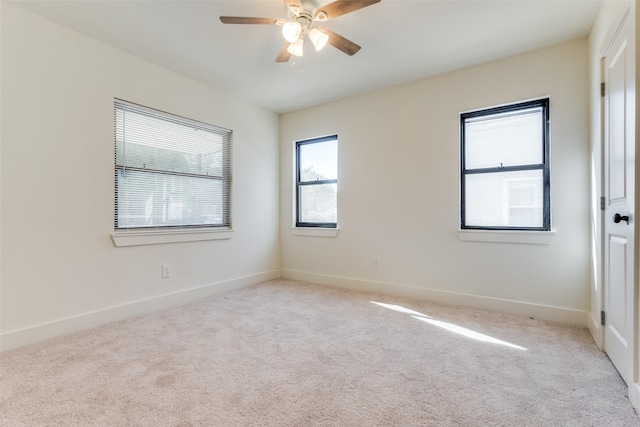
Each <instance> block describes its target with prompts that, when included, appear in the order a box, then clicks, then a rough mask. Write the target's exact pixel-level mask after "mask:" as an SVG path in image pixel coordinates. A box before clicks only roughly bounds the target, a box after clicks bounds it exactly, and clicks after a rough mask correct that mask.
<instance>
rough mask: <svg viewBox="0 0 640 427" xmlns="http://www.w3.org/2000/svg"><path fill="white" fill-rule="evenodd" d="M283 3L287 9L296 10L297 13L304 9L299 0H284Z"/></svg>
mask: <svg viewBox="0 0 640 427" xmlns="http://www.w3.org/2000/svg"><path fill="white" fill-rule="evenodd" d="M284 4H285V6H287V10H292V11H293V10H297V11H298V13H300V12H302V11H303V10H304V9H303V7H302V3H300V0H284Z"/></svg>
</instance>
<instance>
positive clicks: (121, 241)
mask: <svg viewBox="0 0 640 427" xmlns="http://www.w3.org/2000/svg"><path fill="white" fill-rule="evenodd" d="M232 233H233V230H232V229H222V230H211V229H206V230H204V229H203V230H175V231H155V230H154V231H135V232H133V231H131V232H127V231H122V232H115V233H113V234H112V235H111V239H112V240H113V244H114V245H115V246H117V247H122V246H140V245H160V244H164V243H183V242H201V241H204V240H224V239H230V238H231V235H232Z"/></svg>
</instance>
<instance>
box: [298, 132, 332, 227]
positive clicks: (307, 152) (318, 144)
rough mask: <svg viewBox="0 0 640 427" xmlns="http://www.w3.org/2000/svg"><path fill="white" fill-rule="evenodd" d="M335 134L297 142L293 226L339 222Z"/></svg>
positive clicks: (320, 225) (322, 225) (327, 225)
mask: <svg viewBox="0 0 640 427" xmlns="http://www.w3.org/2000/svg"><path fill="white" fill-rule="evenodd" d="M337 204H338V137H337V136H336V135H332V136H325V137H321V138H314V139H307V140H304V141H298V142H296V227H322V228H336V227H337V225H338V206H337Z"/></svg>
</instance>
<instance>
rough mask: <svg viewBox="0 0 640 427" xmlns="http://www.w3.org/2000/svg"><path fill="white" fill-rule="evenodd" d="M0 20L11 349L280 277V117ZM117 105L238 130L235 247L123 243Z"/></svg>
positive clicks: (65, 32)
mask: <svg viewBox="0 0 640 427" xmlns="http://www.w3.org/2000/svg"><path fill="white" fill-rule="evenodd" d="M1 24H2V25H1V27H2V28H1V31H2V33H1V37H2V53H1V60H2V87H1V89H2V93H1V95H2V109H1V111H2V117H1V119H2V125H3V126H2V133H1V137H2V146H1V150H2V151H1V155H2V156H1V168H2V169H1V170H2V190H1V191H2V206H1V207H2V211H1V213H0V215H1V218H2V224H1V230H0V232H1V234H2V257H1V265H2V272H1V292H0V297H1V315H2V318H1V332H2V343H1V344H2V348H3V349H6V348H12V347H15V346H18V345H22V344H26V343H28V342H33V341H36V340H40V339H43V338H48V337H50V336H54V335H58V334H61V333H66V332H70V331H73V330H77V329H80V328H85V327H89V326H92V325H93V324H98V323H102V322H105V321H110V320H115V319H118V318H122V317H126V316H128V315H132V314H136V313H139V312H142V311H145V310H148V309H154V308H158V307H161V306H164V305H167V304H172V303H176V302H180V301H184V300H187V299H190V298H195V297H199V296H203V295H207V294H211V293H215V292H219V291H221V290H225V289H229V288H233V287H236V286H244V285H247V284H251V283H255V282H259V281H261V280H264V279H269V278H273V277H278V275H279V272H278V267H279V260H278V254H279V248H278V244H279V242H278V209H279V207H278V204H277V200H278V191H279V190H278V126H279V123H278V116H277V115H276V114H274V113H272V112H269V111H266V110H264V109H261V108H258V107H256V106H254V105H252V104H249V103H247V102H245V101H243V100H241V99H238V98H235V97H232V96H229V95H227V94H225V93H222V92H220V91H217V90H213V89H211V88H209V87H207V86H203V85H201V84H199V83H197V82H195V81H192V80H189V79H187V78H185V77H182V76H180V75H178V74H175V73H173V72H170V71H168V70H166V69H163V68H160V67H158V66H156V65H154V64H151V63H148V62H145V61H143V60H141V59H139V58H136V57H134V56H132V55H129V54H127V53H124V52H122V51H119V50H116V49H114V48H112V47H110V46H107V45H105V44H102V43H100V42H97V41H95V40H93V39H90V38H88V37H85V36H83V35H80V34H78V33H76V32H73V31H71V30H69V29H66V28H64V27H61V26H59V25H57V24H54V23H52V22H50V21H47V20H44V19H41V18H40V17H37V16H36V15H33V14H30V13H28V12H25V11H23V10H21V9H19V8H16V7H14V6H12V5H10V4H6V3H3V4H2V15H1ZM212 60H214V59H213V58H212ZM114 97H118V98H122V99H125V100H128V101H131V102H135V103H139V104H142V105H146V106H149V107H152V108H156V109H160V110H163V111H167V112H170V113H174V114H178V115H181V116H185V117H189V118H192V119H196V120H200V121H203V122H207V123H211V124H214V125H217V126H222V127H225V128H229V129H232V130H233V131H234V137H233V170H232V172H233V187H232V214H233V218H232V219H233V225H234V229H235V232H234V233H233V237H232V238H231V239H230V240H218V241H206V242H192V243H179V244H164V245H151V246H135V247H125V248H116V247H114V245H113V243H112V241H111V239H110V235H111V233H112V232H113V207H114V201H113V191H114V185H113V99H114ZM165 263H169V264H171V265H172V268H173V271H172V277H171V278H170V279H161V273H160V272H161V265H162V264H165Z"/></svg>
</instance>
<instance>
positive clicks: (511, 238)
mask: <svg viewBox="0 0 640 427" xmlns="http://www.w3.org/2000/svg"><path fill="white" fill-rule="evenodd" d="M458 237H459V238H460V240H463V241H465V242H492V243H521V244H529V245H550V244H551V242H553V239H554V238H555V237H556V232H555V230H552V231H511V230H458Z"/></svg>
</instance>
